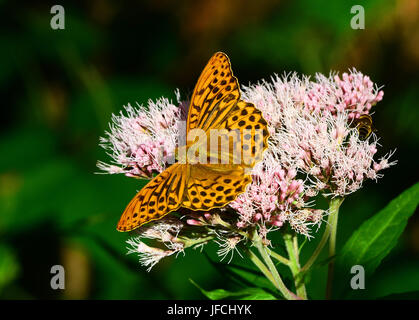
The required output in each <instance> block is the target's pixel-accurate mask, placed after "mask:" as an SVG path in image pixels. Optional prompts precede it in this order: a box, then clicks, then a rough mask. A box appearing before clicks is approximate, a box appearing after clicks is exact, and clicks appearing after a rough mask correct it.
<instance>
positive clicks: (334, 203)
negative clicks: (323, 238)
mask: <svg viewBox="0 0 419 320" xmlns="http://www.w3.org/2000/svg"><path fill="white" fill-rule="evenodd" d="M342 202H343V198H334V199H331V200H330V204H329V210H330V216H331V219H330V239H329V265H328V273H327V286H326V299H330V298H331V297H332V287H333V272H334V268H335V255H336V233H337V227H338V217H339V208H340V205H341V204H342Z"/></svg>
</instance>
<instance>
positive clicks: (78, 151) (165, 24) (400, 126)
mask: <svg viewBox="0 0 419 320" xmlns="http://www.w3.org/2000/svg"><path fill="white" fill-rule="evenodd" d="M54 4H57V3H56V2H55V1H54V2H48V1H42V2H41V1H19V2H15V1H0V11H1V13H2V15H1V17H2V18H1V20H0V24H1V31H0V44H1V50H0V61H1V68H0V88H1V97H2V102H1V104H2V116H1V118H0V122H1V129H0V130H1V133H0V134H1V136H0V152H1V153H0V154H1V158H0V163H1V167H0V168H1V170H0V298H3V299H19V298H20V299H38V298H47V299H86V298H91V299H201V298H203V296H202V295H201V293H200V292H199V291H198V290H197V289H196V287H194V286H193V285H192V284H191V283H190V282H189V279H190V278H191V279H193V280H194V281H196V282H197V283H199V284H200V285H201V286H202V287H204V288H206V289H215V288H220V287H223V288H228V287H229V286H230V284H229V283H228V282H227V281H225V279H224V278H223V276H222V275H221V274H219V273H218V272H217V271H216V270H215V269H214V268H213V267H212V266H211V264H210V263H209V262H208V260H207V258H206V257H205V256H204V255H203V254H202V253H200V252H199V251H195V250H188V251H187V252H186V255H185V256H184V257H183V256H182V255H179V256H178V258H177V259H176V258H174V257H171V258H168V259H166V260H163V261H162V262H161V263H160V264H158V265H157V266H156V267H155V268H154V269H153V270H152V271H151V272H149V273H147V272H146V271H145V269H144V268H141V267H140V265H139V263H138V261H137V257H136V256H134V255H129V256H127V255H126V248H125V247H126V244H125V240H126V239H127V238H128V235H127V234H121V233H118V232H117V231H116V229H115V226H116V223H117V221H118V219H119V216H120V214H121V212H122V210H123V209H124V208H125V205H126V204H127V203H128V201H129V200H130V199H131V198H132V197H133V195H134V194H135V192H136V190H137V189H139V188H140V184H139V182H138V181H137V180H135V179H128V178H126V177H124V176H116V175H115V176H109V175H95V174H94V173H95V172H97V171H98V169H97V168H96V167H95V165H96V161H97V160H98V159H99V160H105V161H106V160H109V158H108V157H107V155H106V153H105V152H104V150H102V149H101V148H100V147H99V146H98V142H99V141H98V139H99V136H103V135H104V131H105V130H106V129H107V128H108V122H109V121H110V118H111V114H112V113H117V112H119V111H120V110H121V109H122V106H123V105H125V104H127V103H129V102H130V103H135V102H138V103H146V102H147V100H148V99H149V98H152V99H155V98H158V97H160V96H167V97H170V98H172V99H174V98H175V96H174V90H175V89H176V88H179V89H180V90H181V93H182V96H183V97H184V98H185V97H188V95H190V94H191V92H192V90H193V87H194V84H195V81H196V79H197V77H198V76H199V73H200V71H201V69H202V68H203V66H204V65H205V63H206V62H207V60H208V59H209V58H210V56H211V55H212V54H213V53H214V52H216V51H218V50H221V51H224V52H226V53H227V54H228V55H229V56H230V59H231V61H232V64H233V70H234V72H235V75H236V76H237V77H238V79H239V81H240V82H241V84H244V85H247V84H248V83H249V82H256V81H258V80H260V79H262V78H265V79H268V78H269V77H270V76H271V75H272V74H273V73H279V74H282V73H283V72H289V71H297V72H299V73H305V74H309V75H314V73H316V72H322V73H326V74H328V73H329V71H331V70H334V71H339V72H344V71H347V70H348V68H351V67H356V68H357V69H358V70H360V71H362V72H363V73H365V74H367V75H369V76H371V78H372V80H373V81H374V82H376V83H377V84H378V85H383V86H384V92H385V94H384V100H383V101H382V102H380V103H379V104H378V105H377V106H376V107H375V111H376V114H375V115H374V121H375V126H376V127H377V128H378V135H379V136H381V140H380V143H381V144H382V146H383V147H382V148H381V149H380V150H379V152H380V153H381V155H383V154H385V153H387V152H388V151H390V150H392V149H396V148H397V152H396V154H395V156H394V158H395V159H397V160H398V165H397V166H395V167H392V168H391V169H388V170H386V171H385V172H384V173H385V176H384V178H383V179H380V180H379V181H378V183H374V182H369V183H367V184H366V185H365V187H364V189H362V190H361V191H359V192H357V193H355V194H353V195H351V196H350V197H349V198H348V199H347V200H346V201H345V202H344V204H343V207H342V214H341V216H340V223H339V233H338V250H339V246H341V245H342V244H343V243H344V242H345V240H346V239H347V238H348V237H349V235H350V234H351V233H352V232H353V231H354V230H355V229H356V228H357V227H358V226H359V225H360V224H361V223H362V221H363V220H365V219H366V218H368V217H370V216H372V215H373V214H374V213H376V212H377V211H378V210H379V209H380V208H382V207H384V206H385V205H386V204H387V203H388V202H389V200H391V199H392V198H393V197H395V196H396V195H398V194H399V193H400V192H402V191H403V190H404V189H406V188H407V187H409V186H411V185H412V184H413V183H415V182H416V181H418V174H417V172H418V167H417V165H418V161H417V158H416V151H417V141H418V137H419V125H418V122H419V117H418V116H419V108H418V101H419V91H418V86H419V78H418V76H417V75H418V71H419V1H415V0H399V1H395V0H391V1H379V0H371V1H362V4H364V7H365V15H366V19H365V23H366V26H365V30H353V29H351V28H350V19H351V17H352V15H351V13H350V9H351V7H352V6H353V5H355V4H358V2H357V1H326V0H320V1H319V0H317V1H285V0H284V1H275V0H261V1H252V0H245V1H239V0H219V1H206V0H189V1H168V0H165V1H140V2H139V3H137V2H134V1H118V2H116V1H110V0H93V1H76V2H74V1H71V2H70V1H65V2H61V3H59V4H61V5H63V6H64V8H65V30H52V29H51V27H50V19H51V17H52V14H50V9H51V7H52V6H53V5H54ZM319 232H321V230H320V231H319ZM315 244H316V240H312V241H310V243H309V244H308V245H307V246H306V248H305V250H306V251H305V252H306V254H305V256H303V258H304V257H306V255H307V254H308V252H310V248H312V247H313V246H315ZM215 250H216V248H215V247H214V246H212V245H210V246H209V251H208V252H209V255H210V256H211V257H213V258H215V257H216V254H215ZM234 262H235V263H243V261H242V260H241V259H240V258H236V259H235V260H234ZM55 264H62V265H63V266H64V267H65V270H66V280H67V281H66V290H62V291H60V290H57V291H54V290H52V289H51V287H50V278H51V276H52V275H51V274H50V268H51V266H52V265H55ZM324 271H325V270H324V268H323V269H321V268H318V270H317V269H316V270H315V271H314V273H313V275H312V277H311V281H310V284H309V287H308V290H309V294H310V295H311V297H313V298H322V297H323V296H322V295H323V291H324V283H325V276H326V275H325V272H324ZM418 271H419V217H418V214H417V213H416V214H415V215H413V217H412V218H411V219H410V220H409V224H408V227H407V229H406V230H405V233H404V234H403V236H402V238H401V239H400V241H399V244H398V246H397V247H396V249H395V250H393V252H392V253H391V254H390V255H389V256H388V257H387V258H386V259H385V261H384V262H383V263H382V264H381V266H380V267H379V269H378V270H377V273H376V275H375V276H374V279H372V280H371V281H370V282H368V283H367V287H368V288H369V289H370V290H371V292H372V293H371V296H373V292H374V290H376V291H380V292H383V291H386V293H387V294H392V293H397V292H404V291H413V290H419V272H418ZM231 286H232V284H231ZM407 287H408V288H410V289H411V290H406V288H407ZM387 291H388V292H387Z"/></svg>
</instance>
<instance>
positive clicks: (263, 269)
mask: <svg viewBox="0 0 419 320" xmlns="http://www.w3.org/2000/svg"><path fill="white" fill-rule="evenodd" d="M246 253H247V255H248V257H249V259H250V261H252V262H253V263H254V264H255V266H256V267H258V268H259V270H260V271H261V272H262V273H263V275H264V276H265V277H266V278H268V280H269V281H271V282H272V284H273V285H274V286H275V288H277V286H276V284H275V280H274V278H273V276H272V273H271V272H270V271H269V269H268V268H267V267H266V266H265V265H264V264H263V262H262V261H260V259H259V258H258V256H257V255H255V254H254V253H253V252H252V251H251V250H250V249H249V250H247V251H246ZM278 290H279V288H278Z"/></svg>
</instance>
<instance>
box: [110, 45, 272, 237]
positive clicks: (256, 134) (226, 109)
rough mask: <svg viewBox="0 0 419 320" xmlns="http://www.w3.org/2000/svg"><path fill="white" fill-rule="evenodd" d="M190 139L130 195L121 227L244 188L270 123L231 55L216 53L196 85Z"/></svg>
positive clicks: (219, 201)
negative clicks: (245, 93) (246, 90)
mask: <svg viewBox="0 0 419 320" xmlns="http://www.w3.org/2000/svg"><path fill="white" fill-rule="evenodd" d="M186 134H187V141H186V145H185V146H179V147H178V148H177V149H176V160H177V162H176V163H175V164H173V165H171V166H169V167H168V168H166V170H164V171H163V172H162V173H160V174H159V175H157V176H156V177H155V178H153V179H152V180H151V181H150V182H149V183H148V184H147V185H146V186H145V187H144V188H143V189H141V190H140V191H139V192H138V193H137V195H136V196H135V197H134V198H133V199H132V200H131V202H130V203H129V204H128V206H127V207H126V209H125V211H124V213H123V214H122V216H121V218H120V220H119V223H118V226H117V229H118V230H119V231H130V230H133V229H136V228H138V227H140V226H141V225H143V224H145V223H148V222H150V221H153V220H158V219H161V218H162V217H163V216H165V215H167V214H169V213H170V212H173V211H175V210H178V209H179V208H181V207H183V208H187V209H190V210H193V211H208V210H210V209H212V208H221V207H224V206H225V205H227V204H228V203H230V202H231V201H233V200H234V199H235V198H236V197H237V196H238V195H239V194H241V193H243V192H244V191H245V190H246V187H247V185H248V184H249V183H250V182H251V176H250V170H251V169H252V167H253V166H254V165H255V164H256V163H257V162H258V161H260V160H261V159H262V154H263V151H264V150H265V149H266V148H267V139H268V136H269V134H268V130H267V123H266V121H265V119H264V118H263V116H262V113H261V112H260V111H259V110H258V109H256V108H255V106H254V105H253V104H251V103H248V102H245V101H243V100H240V89H239V84H238V81H237V79H236V78H235V77H234V76H233V74H232V71H231V66H230V61H229V59H228V57H227V56H226V55H225V54H224V53H221V52H218V53H216V54H214V55H213V56H212V58H211V59H210V60H209V62H208V64H207V65H206V67H205V68H204V70H203V71H202V73H201V75H200V77H199V79H198V82H197V84H196V86H195V89H194V92H193V95H192V98H191V102H190V106H189V111H188V118H187V126H186Z"/></svg>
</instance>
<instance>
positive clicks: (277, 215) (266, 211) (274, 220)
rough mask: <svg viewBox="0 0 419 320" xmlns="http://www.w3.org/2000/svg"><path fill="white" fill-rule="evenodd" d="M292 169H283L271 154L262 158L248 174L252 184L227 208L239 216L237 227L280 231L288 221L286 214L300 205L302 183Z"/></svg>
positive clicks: (301, 202)
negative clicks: (259, 227)
mask: <svg viewBox="0 0 419 320" xmlns="http://www.w3.org/2000/svg"><path fill="white" fill-rule="evenodd" d="M296 176H297V172H296V170H295V169H288V170H287V169H284V168H283V167H282V166H281V165H280V163H279V162H278V161H277V160H276V159H275V158H274V156H273V155H272V154H270V153H269V154H268V155H267V156H265V159H264V161H263V162H262V163H260V164H258V165H257V166H256V167H255V169H254V170H253V172H252V178H253V179H252V183H251V184H250V186H249V187H248V189H247V191H246V192H245V193H243V194H241V195H239V196H238V197H237V199H236V200H235V201H233V202H232V203H231V204H230V207H232V208H233V209H235V210H236V211H237V212H238V213H239V221H238V222H237V227H239V228H245V227H248V226H249V225H255V224H260V223H264V224H267V225H271V226H276V227H281V226H282V225H283V224H284V222H285V221H287V220H290V218H292V217H291V215H289V214H288V213H289V212H290V211H294V210H299V209H301V208H302V207H303V205H304V199H303V191H304V182H303V181H302V180H300V179H296Z"/></svg>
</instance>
